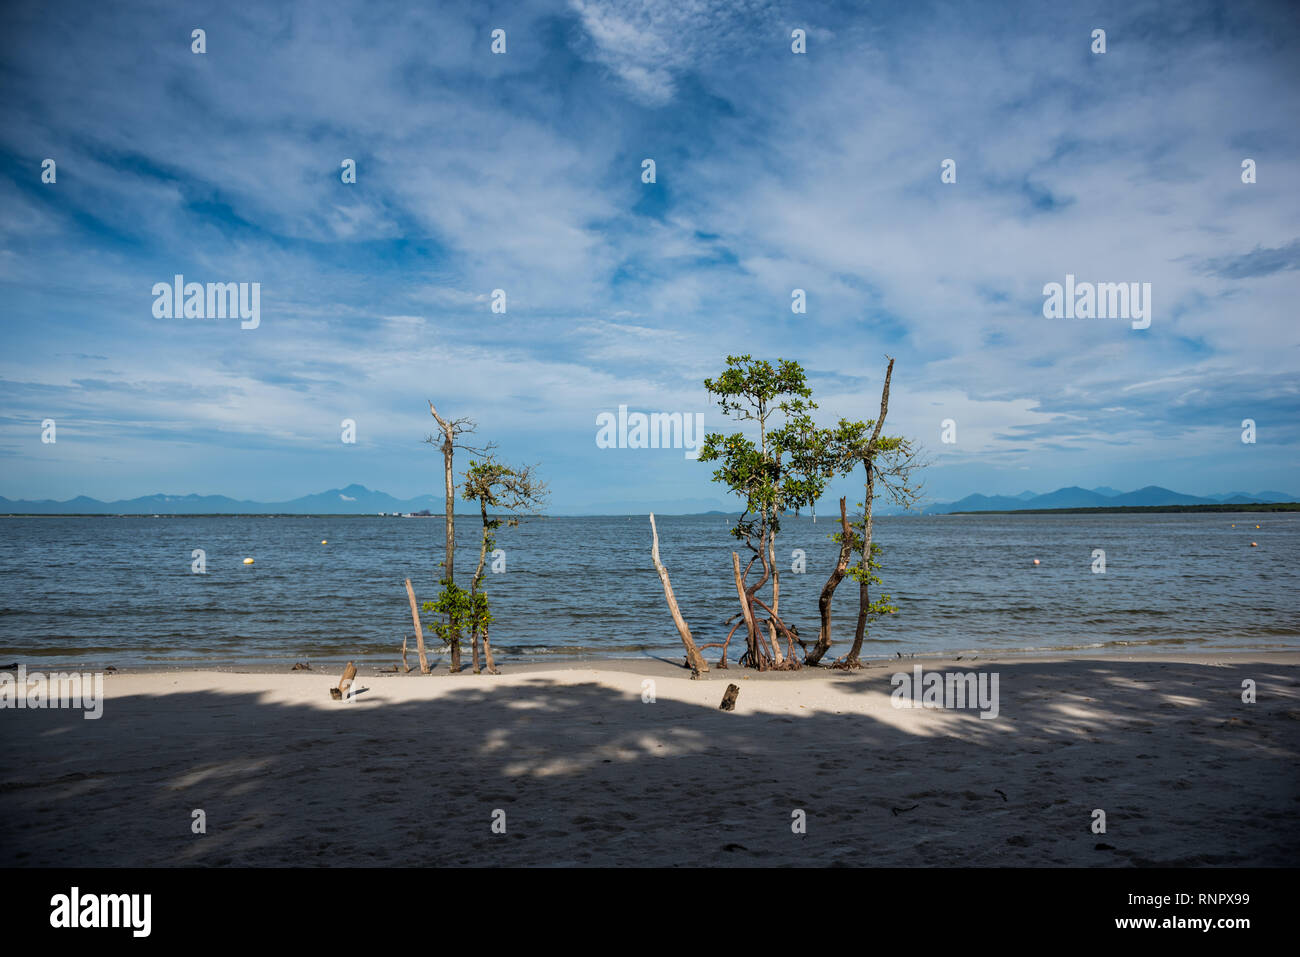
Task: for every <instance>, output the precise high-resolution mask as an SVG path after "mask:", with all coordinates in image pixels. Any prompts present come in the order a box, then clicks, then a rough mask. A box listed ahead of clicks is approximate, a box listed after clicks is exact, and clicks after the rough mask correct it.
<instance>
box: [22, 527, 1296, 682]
mask: <svg viewBox="0 0 1300 957" xmlns="http://www.w3.org/2000/svg"><path fill="white" fill-rule="evenodd" d="M836 518H838V516H836ZM656 521H657V523H658V528H659V537H660V550H661V553H662V558H663V562H664V564H665V566H666V567H667V569H668V572H669V574H670V576H671V580H672V584H673V588H674V591H675V592H676V596H677V600H678V601H679V603H680V604H681V608H682V612H683V614H684V616H685V618H686V620H687V622H688V624H689V625H690V627H691V630H692V632H693V633H694V635H695V638H696V641H697V642H699V643H709V642H717V641H721V640H722V639H723V638H724V637H725V636H726V633H727V631H728V630H729V625H728V624H727V622H728V620H729V619H731V618H732V617H733V616H734V615H735V614H736V613H737V611H738V610H739V609H738V605H737V601H736V592H735V585H734V582H733V578H732V571H731V552H732V550H733V549H735V548H737V546H738V544H739V543H737V542H736V540H735V539H733V538H732V537H731V535H730V526H731V524H732V523H733V522H734V516H726V515H692V516H673V515H662V516H657V518H656ZM837 525H838V522H837V521H836V520H828V518H827V516H825V515H821V516H818V518H817V519H816V520H814V519H813V518H812V517H810V516H808V515H803V516H797V517H792V516H787V517H786V518H785V520H784V523H783V526H782V529H781V533H780V535H779V537H778V539H777V548H776V552H777V559H778V563H779V566H780V568H781V572H782V575H781V599H780V608H781V612H782V617H783V618H784V619H785V620H786V621H787V623H789V624H794V625H796V626H797V627H798V630H799V632H800V634H801V635H802V636H803V637H804V638H805V639H812V638H815V637H816V634H817V629H818V614H817V599H818V595H819V594H820V591H821V588H822V585H823V584H824V583H825V581H826V578H827V576H828V574H829V573H830V571H831V569H832V567H833V565H834V562H835V558H836V555H837V554H838V546H837V545H836V544H835V543H834V542H833V541H832V540H831V537H830V536H831V534H832V533H833V532H834V531H835V530H836V528H837ZM479 531H480V529H479V521H478V516H477V515H462V516H458V518H457V551H456V558H455V569H456V573H457V575H456V577H457V580H458V581H459V582H460V583H461V584H462V585H465V586H467V585H468V582H469V577H470V575H471V574H472V573H473V571H474V567H475V565H476V564H477V560H478V550H479ZM875 539H876V541H877V542H879V543H880V544H881V545H882V546H883V552H882V554H881V555H880V559H879V560H880V562H881V564H882V566H883V567H882V568H881V570H880V572H879V574H880V577H881V579H882V583H881V585H880V586H877V587H876V588H875V589H873V594H874V593H875V592H884V593H886V594H888V595H889V596H891V598H892V600H893V604H894V605H895V606H896V608H897V611H896V612H895V613H893V614H890V615H887V616H883V617H881V618H879V619H878V620H876V621H873V622H872V624H871V626H870V629H869V632H868V636H867V641H866V645H865V647H864V657H866V658H894V657H897V656H899V655H902V656H905V657H906V656H911V655H919V656H928V655H940V654H944V655H955V654H967V655H975V654H978V655H993V654H1008V653H1012V654H1014V653H1025V654H1029V653H1042V652H1054V651H1069V652H1089V653H1093V652H1095V653H1098V654H1107V653H1114V652H1124V651H1127V652H1142V653H1160V652H1169V651H1211V650H1224V651H1230V650H1261V649H1297V648H1300V599H1298V596H1300V514H1297V513H1273V512H1258V513H1245V512H1243V513H1225V512H1219V513H1212V514H1206V513H1127V514H1113V513H1111V514H1105V513H1086V514H1051V515H1044V514H1010V515H939V516H924V515H918V516H897V517H883V518H878V519H877V520H876V522H875ZM443 542H444V524H443V520H442V519H441V518H440V517H435V518H420V517H411V518H403V517H396V516H378V515H375V516H261V515H259V516H166V515H163V516H139V515H135V516H90V517H79V516H39V517H4V518H0V664H8V663H12V662H16V661H23V662H26V663H27V665H28V667H29V669H34V668H37V667H44V668H52V667H63V666H69V667H70V666H79V667H85V668H102V667H105V666H108V665H113V666H115V667H121V668H125V667H195V666H231V667H240V666H276V667H278V666H280V665H288V664H289V663H291V662H300V661H301V662H307V663H309V664H312V665H316V664H322V665H330V664H334V663H339V662H343V661H347V660H354V661H356V662H358V664H362V663H365V664H372V665H376V666H380V667H385V666H388V665H392V664H395V663H397V661H398V660H399V658H400V651H401V646H402V641H403V638H404V637H408V638H409V639H410V649H411V652H410V661H411V662H412V663H414V662H415V654H414V648H415V642H414V633H415V628H414V624H413V622H412V617H411V610H410V605H409V603H408V600H407V595H406V588H405V580H406V579H408V578H409V579H410V580H411V583H412V587H413V588H414V591H415V594H416V597H417V599H418V600H419V601H420V602H421V603H422V602H424V601H428V600H431V599H432V598H434V596H435V594H436V592H437V590H438V579H439V577H441V575H442V569H441V567H440V563H441V562H442V561H443V558H444V556H443ZM650 544H651V536H650V523H649V517H648V515H646V514H640V515H618V516H600V517H531V518H523V519H521V520H520V523H519V525H518V526H504V525H503V527H501V528H500V529H499V530H498V531H497V532H496V543H495V546H496V554H495V556H494V555H489V556H488V565H489V571H487V572H486V573H485V579H484V588H485V589H486V590H487V592H488V595H489V600H490V602H491V609H492V615H493V618H494V621H493V623H492V626H491V639H492V644H493V649H494V651H495V653H496V656H497V659H498V663H508V662H510V661H540V660H547V659H608V658H638V657H654V658H661V659H664V660H671V661H679V660H680V659H681V658H682V646H681V642H680V640H679V638H678V636H677V632H676V629H675V628H674V625H673V621H672V618H671V616H670V614H669V611H668V607H667V604H666V603H665V600H664V592H663V587H662V586H661V584H660V581H659V578H658V575H657V574H656V572H655V569H654V565H653V563H652V561H651V557H650ZM199 552H201V557H202V561H201V562H200V561H199V554H198V553H199ZM741 554H742V559H743V558H744V556H745V552H744V551H743V545H742V546H741ZM246 558H252V559H253V563H252V564H245V561H244V560H245V559H246ZM1035 559H1037V560H1038V564H1034V560H1035ZM494 564H495V569H496V570H491V569H492V566H493V565H494ZM857 601H858V592H857V585H856V583H855V582H854V581H853V580H852V579H848V578H846V579H845V581H844V582H843V583H842V584H841V586H840V588H839V590H838V592H837V593H836V599H835V602H834V625H833V637H834V645H833V646H832V651H831V655H830V658H834V657H835V656H836V655H838V654H843V653H844V652H845V651H846V650H847V648H848V645H849V643H850V642H851V641H852V637H853V628H854V623H855V619H856V614H857ZM432 617H433V616H432V615H431V614H428V613H423V614H422V621H423V624H424V625H425V626H426V627H427V625H428V624H429V623H430V622H431V620H432ZM428 640H429V642H430V647H431V650H432V651H433V652H434V653H435V660H437V661H445V655H442V654H441V652H442V651H443V649H440V648H438V647H437V645H438V642H437V641H436V639H434V638H433V636H432V635H429V638H428ZM742 643H743V634H741V633H739V632H738V633H737V638H736V639H735V640H733V644H732V653H731V655H730V657H731V660H733V661H734V660H735V657H736V655H737V653H738V651H739V650H740V646H741V644H742ZM717 654H718V652H717V651H716V650H713V651H709V652H708V653H707V657H708V658H709V660H711V661H712V660H715V659H716V657H717ZM828 660H829V659H828ZM466 661H468V656H467V657H466Z"/></svg>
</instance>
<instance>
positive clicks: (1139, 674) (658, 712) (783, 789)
mask: <svg viewBox="0 0 1300 957" xmlns="http://www.w3.org/2000/svg"><path fill="white" fill-rule="evenodd" d="M916 663H917V662H915V661H908V662H907V663H906V664H904V663H902V662H896V663H885V664H883V665H882V664H876V665H874V666H872V667H869V668H867V669H864V670H863V671H860V672H855V673H847V674H846V673H839V672H824V673H817V674H804V675H802V676H801V675H784V674H782V675H764V676H756V675H754V674H753V673H750V672H743V671H741V670H740V669H736V668H733V669H731V670H729V671H725V672H711V673H710V675H709V676H708V678H707V680H704V681H698V682H692V681H688V680H686V679H684V678H682V677H681V672H680V670H678V669H672V668H669V667H667V666H660V665H655V664H646V668H647V669H649V671H650V672H651V673H652V674H653V677H654V678H655V681H656V686H657V687H656V697H655V700H654V701H653V702H652V703H647V702H645V701H643V699H642V693H641V692H642V687H643V686H642V682H643V680H644V677H645V676H644V675H641V674H634V673H628V674H623V675H621V676H620V677H619V678H618V679H617V681H616V682H615V684H616V685H617V686H616V687H614V686H609V685H605V684H599V683H596V681H595V680H586V679H585V678H584V676H583V672H582V671H581V669H574V670H573V671H571V672H569V673H568V676H567V677H565V678H564V679H559V678H557V677H556V676H555V675H554V673H549V674H539V675H537V676H521V678H520V682H519V683H518V684H517V685H514V686H512V687H506V686H504V685H503V684H500V683H497V684H496V685H495V686H494V685H493V679H491V678H488V677H485V676H479V677H475V676H469V675H461V676H455V677H450V676H446V675H442V676H436V677H432V678H420V677H401V678H385V677H378V676H372V675H369V674H367V675H366V676H365V681H364V682H363V683H364V684H365V685H367V686H368V687H369V688H370V690H369V691H368V692H366V693H365V694H364V695H362V697H361V700H360V701H358V702H357V703H355V704H350V703H337V702H331V701H329V700H328V696H327V693H326V689H327V688H328V686H329V684H330V683H331V679H330V677H329V676H328V675H318V676H317V675H313V676H312V678H313V679H315V678H319V683H320V689H319V691H320V698H321V699H322V700H321V701H319V702H317V701H315V700H314V699H313V700H311V701H310V702H308V701H292V700H288V701H287V700H271V698H270V697H269V696H267V695H263V694H260V693H253V692H243V691H225V692H223V691H217V690H211V691H199V692H194V691H178V692H175V693H161V694H131V695H124V696H111V697H109V699H108V700H107V702H106V704H105V713H104V717H103V718H102V719H100V720H96V721H87V720H84V719H83V718H82V715H81V712H80V711H70V710H62V711H60V710H42V711H32V710H25V711H12V710H11V711H4V712H0V739H2V743H3V746H4V750H5V755H6V760H5V765H4V768H3V770H0V822H2V823H0V830H3V832H4V834H3V841H2V842H0V847H3V849H4V850H3V852H2V854H3V863H4V864H5V865H7V866H15V865H17V866H33V865H34V866H77V867H97V866H122V865H135V866H159V865H173V866H175V865H180V866H226V865H253V866H263V865H276V866H318V865H319V866H330V865H343V864H349V865H361V866H419V865H476V866H478V865H547V866H557V865H610V864H624V865H627V864H630V865H648V866H662V865H704V866H708V865H722V866H744V865H794V866H811V865H873V864H889V865H932V866H955V865H978V866H1000V865H1031V866H1033V865H1084V866H1124V865H1157V864H1158V865H1174V866H1183V865H1255V866H1260V865H1262V866H1274V865H1278V866H1280V865H1295V864H1296V863H1297V861H1300V824H1298V823H1297V822H1298V821H1300V813H1297V812H1300V771H1298V770H1297V768H1300V720H1297V719H1300V666H1296V665H1290V664H1269V665H1264V664H1258V663H1248V662H1241V663H1231V664H1214V665H1209V664H1207V665H1193V664H1183V663H1176V662H1170V663H1168V664H1161V663H1155V664H1151V663H1135V662H1130V661H1124V660H1115V661H1107V660H1091V661H1077V662H1071V663H1068V664H1060V663H1055V664H1052V663H1042V662H1034V661H1019V662H1014V663H1007V662H1000V663H997V664H991V663H987V662H976V663H974V664H973V666H972V667H971V668H969V670H973V671H976V672H979V671H989V672H992V671H996V672H997V673H998V674H999V691H1000V702H999V704H1000V713H999V716H998V717H997V718H996V719H993V720H985V719H981V718H979V717H978V715H977V714H976V713H975V712H973V711H967V712H958V711H942V710H912V711H909V710H895V709H894V708H892V707H890V705H889V696H890V692H891V690H892V685H891V683H890V675H891V674H893V673H894V672H895V671H898V672H904V673H911V669H912V666H913V665H914V664H916ZM971 664H972V663H970V662H959V663H956V664H951V665H949V666H948V670H953V669H963V668H964V666H966V665H971ZM924 665H925V668H926V670H927V671H928V670H931V669H936V668H938V667H940V663H938V662H925V663H924ZM660 668H662V674H660V673H659V669H660ZM747 675H748V676H749V678H748V680H746V676H747ZM1246 678H1249V679H1252V680H1253V681H1255V682H1256V683H1257V686H1258V690H1257V694H1258V702H1257V703H1255V704H1245V703H1243V702H1242V701H1241V688H1242V680H1243V679H1246ZM335 680H336V679H335ZM411 681H417V682H430V683H432V682H442V683H445V684H444V685H442V686H439V687H437V689H436V690H437V691H438V693H437V694H436V696H434V697H430V698H422V699H420V700H404V699H405V698H406V697H407V695H408V693H409V691H410V690H411V688H410V687H408V685H407V682H411ZM730 682H734V683H736V684H739V685H741V687H742V693H741V696H740V701H739V706H738V708H737V710H736V711H735V712H734V713H724V712H720V711H718V710H717V703H718V701H719V700H720V699H721V696H722V691H723V688H724V687H725V686H726V684H727V683H730ZM787 682H790V683H792V685H793V687H791V686H790V685H788V684H787ZM307 687H310V688H312V689H313V691H314V688H315V686H314V685H309V686H307ZM430 687H433V685H432V684H431V685H430ZM110 689H111V684H110ZM419 691H420V693H423V689H419ZM778 692H780V693H781V694H780V695H778ZM291 697H293V696H292V695H290V694H281V693H280V692H279V691H278V690H277V693H276V698H277V699H282V698H291ZM799 701H803V702H805V704H804V706H802V707H801V706H800V705H799V703H798V702H799ZM864 712H866V713H864ZM194 809H202V810H203V811H204V812H205V815H206V827H207V831H206V833H205V834H195V833H192V830H191V822H192V820H193V818H192V812H193V810H194ZM1095 809H1101V810H1103V811H1105V814H1106V832H1105V833H1104V834H1096V833H1093V832H1092V830H1091V829H1090V827H1091V825H1092V823H1093V812H1094V810H1095ZM798 810H801V811H803V812H804V814H805V815H806V820H807V826H806V833H805V834H798V833H795V832H794V830H793V829H792V823H794V822H795V818H796V816H797V815H796V813H795V812H796V811H798ZM496 811H504V812H505V824H506V829H505V833H504V834H501V833H494V831H493V828H492V824H493V817H494V812H496ZM498 817H499V815H498ZM1099 845H1101V846H1100V847H1099Z"/></svg>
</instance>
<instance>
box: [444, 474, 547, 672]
mask: <svg viewBox="0 0 1300 957" xmlns="http://www.w3.org/2000/svg"><path fill="white" fill-rule="evenodd" d="M546 496H547V490H546V483H544V482H542V481H541V480H540V479H538V477H537V471H536V466H532V465H524V466H518V467H514V468H512V467H510V466H507V465H504V464H503V463H501V462H499V461H497V459H496V458H495V456H493V455H492V454H491V453H489V454H488V455H486V456H484V457H483V460H482V461H477V462H476V461H472V460H471V461H470V463H469V469H468V471H466V473H465V486H464V492H463V497H464V498H465V499H467V500H469V501H474V502H478V505H479V516H480V519H481V521H482V530H483V534H482V537H481V538H480V540H479V550H478V567H477V568H475V570H474V577H473V579H472V580H471V582H470V590H469V593H468V598H467V605H466V607H465V609H464V612H463V614H464V618H463V620H464V623H465V626H466V628H467V629H468V631H469V634H470V646H471V650H472V654H473V661H474V673H475V674H478V673H479V671H480V668H479V642H480V640H481V641H482V643H483V655H484V658H485V659H486V662H487V670H488V673H489V674H497V673H498V672H497V667H496V664H495V662H493V660H492V644H491V642H490V641H489V639H488V626H489V625H490V624H491V623H492V614H491V611H490V610H489V606H488V596H487V592H486V591H484V589H483V570H484V567H485V566H486V563H487V556H488V553H489V552H492V551H494V550H495V549H496V531H497V529H499V528H500V527H501V524H502V523H501V519H500V518H497V517H496V516H497V515H500V514H501V513H510V514H518V513H521V512H536V511H538V510H539V509H540V508H541V507H542V506H543V505H544V504H545V502H546ZM489 512H490V513H491V514H489ZM511 524H518V521H517V519H512V520H511Z"/></svg>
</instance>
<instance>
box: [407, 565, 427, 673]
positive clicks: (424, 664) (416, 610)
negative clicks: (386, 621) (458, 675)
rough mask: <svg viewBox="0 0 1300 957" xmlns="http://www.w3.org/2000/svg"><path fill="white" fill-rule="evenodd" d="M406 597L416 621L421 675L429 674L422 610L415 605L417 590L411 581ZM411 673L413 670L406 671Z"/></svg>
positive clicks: (416, 643) (413, 618)
mask: <svg viewBox="0 0 1300 957" xmlns="http://www.w3.org/2000/svg"><path fill="white" fill-rule="evenodd" d="M406 597H407V598H409V599H410V601H411V618H412V620H414V621H415V650H416V651H417V652H418V653H419V655H420V674H422V675H427V674H428V673H429V659H428V658H427V657H425V654H424V629H423V628H421V627H420V609H419V607H418V606H417V605H416V604H415V589H413V588H412V587H411V580H410V579H409V578H408V579H407V580H406ZM402 648H403V651H402V663H403V664H405V663H406V651H405V648H406V639H405V638H403V639H402ZM406 670H407V671H410V670H411V669H409V668H408V669H406Z"/></svg>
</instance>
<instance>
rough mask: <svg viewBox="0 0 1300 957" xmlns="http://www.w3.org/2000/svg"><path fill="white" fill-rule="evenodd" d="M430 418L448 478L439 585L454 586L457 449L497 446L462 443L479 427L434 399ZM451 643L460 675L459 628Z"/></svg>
mask: <svg viewBox="0 0 1300 957" xmlns="http://www.w3.org/2000/svg"><path fill="white" fill-rule="evenodd" d="M429 414H430V415H432V416H433V418H434V419H435V420H436V421H437V423H438V429H439V432H440V433H441V435H429V436H426V437H425V440H424V441H426V442H428V443H429V444H430V445H437V446H440V448H441V449H442V464H443V471H444V474H445V476H446V496H447V501H446V513H447V527H446V533H447V545H446V558H445V560H444V561H443V563H442V565H443V575H442V580H441V581H440V582H439V584H443V585H454V584H455V583H456V571H455V567H456V482H455V477H454V470H453V465H452V462H453V459H454V458H455V456H456V449H463V450H464V451H466V452H470V453H473V454H476V455H485V454H487V453H488V452H490V451H491V450H492V449H493V448H494V445H493V444H492V443H488V444H487V445H486V446H484V447H482V448H476V447H474V446H471V445H465V444H464V443H462V442H461V441H460V438H461V436H463V435H472V434H473V433H474V432H475V430H476V428H477V426H476V425H475V423H474V420H473V419H469V418H459V419H445V418H443V417H442V416H441V415H439V414H438V410H437V409H435V408H434V406H433V400H432V399H430V400H429ZM448 640H449V643H450V645H451V671H452V673H453V674H455V673H456V672H458V671H460V632H459V630H458V629H457V628H455V627H452V628H451V629H450V631H449V632H448Z"/></svg>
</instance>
